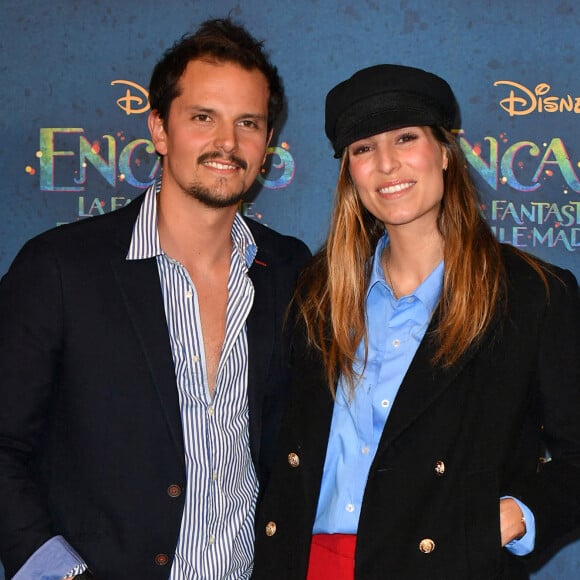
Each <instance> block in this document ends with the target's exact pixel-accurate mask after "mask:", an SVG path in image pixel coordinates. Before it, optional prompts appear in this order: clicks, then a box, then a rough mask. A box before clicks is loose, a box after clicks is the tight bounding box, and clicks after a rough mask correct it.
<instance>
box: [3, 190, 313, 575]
mask: <svg viewBox="0 0 580 580" xmlns="http://www.w3.org/2000/svg"><path fill="white" fill-rule="evenodd" d="M142 199H143V196H141V197H140V198H138V199H136V200H134V201H133V202H132V203H130V204H129V205H128V206H126V207H125V208H122V209H120V210H117V211H115V212H113V213H110V214H106V215H104V216H99V217H96V218H91V219H89V220H84V221H82V222H77V223H75V224H70V225H66V226H62V227H59V228H56V229H54V230H51V231H49V232H47V233H44V234H42V235H40V236H38V237H36V238H34V239H33V240H31V241H30V242H28V243H27V244H26V245H25V246H24V248H23V249H22V250H21V252H20V253H19V255H18V256H17V257H16V259H15V261H14V263H13V264H12V266H11V268H10V270H9V272H8V273H7V274H6V275H5V276H4V278H3V279H2V281H1V283H0V560H2V561H3V563H4V566H5V568H6V573H7V575H8V577H10V576H11V575H12V574H14V573H15V572H16V571H17V570H18V569H19V568H20V567H21V566H22V565H23V564H24V562H25V561H26V559H27V558H28V557H29V556H30V555H31V554H32V553H34V552H35V551H36V550H37V549H38V548H39V547H40V546H41V545H42V544H43V543H44V542H45V541H46V540H48V539H49V538H50V537H52V536H54V535H57V534H62V535H63V536H64V537H65V539H66V540H67V541H68V542H69V543H70V544H71V545H72V546H73V547H74V548H75V549H76V550H77V551H78V552H79V553H80V555H81V556H82V557H83V558H84V559H85V560H86V562H87V563H88V564H89V566H90V567H91V568H92V569H93V572H94V573H95V574H96V576H97V578H100V579H101V580H103V579H105V580H115V579H116V578H119V579H120V578H123V579H127V578H147V579H148V580H153V579H155V578H167V577H168V574H169V568H170V565H171V561H172V556H173V553H174V550H175V546H176V543H177V539H178V534H179V530H180V525H181V517H182V512H183V505H184V499H185V493H184V490H185V486H186V475H185V460H184V448H183V436H182V426H181V418H180V409H179V401H178V393H177V387H176V379H175V372H174V366H173V359H172V353H171V348H170V342H169V336H168V330H167V322H166V319H165V312H164V307H163V300H162V294H161V287H160V282H159V273H158V269H157V265H156V259H155V258H151V259H145V260H132V261H128V260H126V255H127V251H128V247H129V244H130V241H131V236H132V231H133V225H134V223H135V220H136V217H137V215H138V212H139V209H140V207H141V203H142ZM248 225H249V227H250V229H251V231H252V234H253V235H254V238H255V240H256V244H257V246H258V253H257V256H256V259H255V261H254V263H253V265H252V266H251V267H250V269H249V276H250V278H251V280H252V282H253V285H254V288H255V295H254V305H253V308H252V311H251V313H250V315H249V318H248V320H247V335H248V350H249V365H248V366H249V370H248V403H249V417H250V434H249V435H250V445H251V454H252V459H253V462H254V465H255V468H256V472H257V474H258V478H259V481H260V485H261V487H263V486H264V484H265V481H266V479H267V474H268V471H269V467H270V463H271V460H272V457H273V452H274V449H273V446H274V443H275V439H276V434H277V428H278V425H279V422H280V417H281V412H282V406H283V403H284V399H285V394H286V386H287V373H286V366H287V358H286V353H287V350H288V341H287V337H286V334H285V332H283V325H284V320H285V316H286V310H287V306H288V303H289V300H290V297H291V294H292V291H293V288H294V284H295V280H296V277H297V274H298V272H299V270H300V269H301V267H302V266H303V265H304V263H305V262H306V260H307V259H308V257H309V251H308V249H307V248H306V246H305V245H304V244H303V243H302V242H300V241H299V240H297V239H295V238H291V237H287V236H282V235H280V234H278V233H276V232H274V231H272V230H270V229H268V228H266V227H264V226H262V225H260V224H258V223H256V222H252V221H251V220H248ZM164 555H166V556H167V559H165V558H164V557H163V556H164ZM164 561H167V564H166V565H160V563H162V562H164Z"/></svg>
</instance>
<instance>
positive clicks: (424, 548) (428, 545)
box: [419, 538, 435, 554]
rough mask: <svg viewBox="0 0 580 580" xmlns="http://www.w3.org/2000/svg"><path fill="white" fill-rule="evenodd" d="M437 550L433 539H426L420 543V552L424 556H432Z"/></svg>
mask: <svg viewBox="0 0 580 580" xmlns="http://www.w3.org/2000/svg"><path fill="white" fill-rule="evenodd" d="M434 549H435V542H434V541H433V540H432V539H431V538H425V539H424V540H421V541H420V542H419V550H420V551H421V552H423V554H430V553H431V552H432V551H433V550H434Z"/></svg>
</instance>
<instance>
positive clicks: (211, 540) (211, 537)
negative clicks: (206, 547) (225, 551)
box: [208, 536, 215, 545]
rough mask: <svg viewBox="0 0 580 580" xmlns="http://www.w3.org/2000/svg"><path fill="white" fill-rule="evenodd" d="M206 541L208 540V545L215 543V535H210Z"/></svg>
mask: <svg viewBox="0 0 580 580" xmlns="http://www.w3.org/2000/svg"><path fill="white" fill-rule="evenodd" d="M208 541H209V543H210V545H212V544H215V537H214V536H210V537H209V540H208Z"/></svg>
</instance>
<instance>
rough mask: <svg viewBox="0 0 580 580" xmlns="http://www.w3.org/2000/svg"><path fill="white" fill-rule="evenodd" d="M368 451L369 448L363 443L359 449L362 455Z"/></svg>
mask: <svg viewBox="0 0 580 580" xmlns="http://www.w3.org/2000/svg"><path fill="white" fill-rule="evenodd" d="M368 452H369V448H368V447H367V446H366V445H365V446H364V447H363V448H362V449H361V453H362V454H363V455H367V454H368Z"/></svg>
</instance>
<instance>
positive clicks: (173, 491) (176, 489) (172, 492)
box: [167, 483, 181, 497]
mask: <svg viewBox="0 0 580 580" xmlns="http://www.w3.org/2000/svg"><path fill="white" fill-rule="evenodd" d="M167 495H168V496H169V497H179V496H180V495H181V486H180V485H177V484H176V483H172V484H171V485H170V486H169V487H168V488H167Z"/></svg>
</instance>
